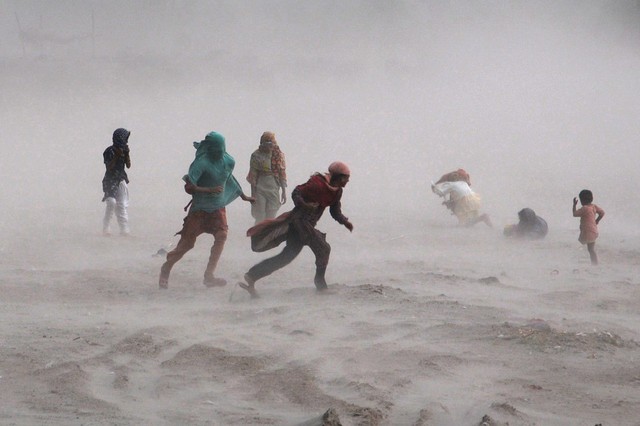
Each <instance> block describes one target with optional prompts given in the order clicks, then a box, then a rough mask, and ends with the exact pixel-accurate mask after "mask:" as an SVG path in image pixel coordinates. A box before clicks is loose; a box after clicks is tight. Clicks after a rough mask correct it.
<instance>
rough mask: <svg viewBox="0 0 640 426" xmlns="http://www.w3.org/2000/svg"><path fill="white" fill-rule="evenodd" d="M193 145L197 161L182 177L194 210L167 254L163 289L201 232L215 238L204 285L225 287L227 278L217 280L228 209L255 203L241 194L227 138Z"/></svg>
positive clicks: (213, 137) (217, 137)
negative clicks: (235, 203)
mask: <svg viewBox="0 0 640 426" xmlns="http://www.w3.org/2000/svg"><path fill="white" fill-rule="evenodd" d="M193 146H194V147H195V148H196V158H195V160H193V162H192V163H191V166H189V174H188V175H186V176H184V177H183V179H184V181H185V186H184V189H185V191H186V192H187V193H189V194H191V195H192V199H191V202H189V204H188V205H187V206H191V208H190V209H189V213H188V214H187V217H185V218H184V224H183V225H182V230H180V232H178V233H177V234H176V235H180V241H178V244H177V245H176V248H175V249H173V250H172V251H170V252H169V253H167V261H166V262H165V263H164V264H163V265H162V268H161V269H160V279H159V283H158V284H159V286H160V288H161V289H166V288H168V287H169V274H170V273H171V268H173V265H175V263H176V262H178V261H179V260H180V259H182V256H184V255H185V253H187V252H188V251H189V250H191V249H192V248H193V247H194V245H195V243H196V238H197V237H198V236H199V235H200V234H202V233H208V234H212V235H213V237H214V243H213V247H211V255H210V257H209V263H208V264H207V269H206V270H205V272H204V281H203V284H204V285H205V286H207V287H215V286H224V285H226V284H227V282H226V281H225V280H224V279H222V278H215V277H214V273H215V270H216V266H217V265H218V260H220V256H221V255H222V250H223V249H224V244H225V242H226V240H227V229H228V226H227V213H226V209H225V206H226V205H228V204H230V203H231V202H232V201H234V200H235V199H236V198H238V197H240V198H241V199H242V200H244V201H249V202H254V201H255V199H254V198H253V197H247V196H246V195H245V194H244V193H243V192H242V188H241V187H240V184H239V183H238V181H237V180H236V178H235V177H234V176H233V174H232V172H233V168H234V167H235V160H234V159H233V157H232V156H231V155H229V154H227V152H226V147H225V140H224V136H222V135H221V134H220V133H217V132H211V133H209V134H208V135H207V136H206V137H205V139H204V140H203V141H201V142H194V143H193ZM185 210H186V207H185Z"/></svg>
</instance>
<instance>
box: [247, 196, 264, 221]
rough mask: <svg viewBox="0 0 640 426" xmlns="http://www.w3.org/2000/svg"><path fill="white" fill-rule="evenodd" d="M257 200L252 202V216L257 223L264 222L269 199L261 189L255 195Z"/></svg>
mask: <svg viewBox="0 0 640 426" xmlns="http://www.w3.org/2000/svg"><path fill="white" fill-rule="evenodd" d="M254 198H255V199H256V201H255V202H254V203H252V204H251V216H253V218H254V219H255V220H256V222H255V223H256V224H258V223H260V222H262V221H263V220H264V219H265V218H266V213H265V212H266V204H267V199H266V198H265V197H264V195H263V194H262V192H261V191H260V190H258V191H256V194H255V196H254Z"/></svg>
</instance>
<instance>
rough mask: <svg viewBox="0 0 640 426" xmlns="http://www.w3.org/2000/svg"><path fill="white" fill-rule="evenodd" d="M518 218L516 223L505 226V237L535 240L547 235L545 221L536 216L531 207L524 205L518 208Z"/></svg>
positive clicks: (547, 229)
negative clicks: (522, 207)
mask: <svg viewBox="0 0 640 426" xmlns="http://www.w3.org/2000/svg"><path fill="white" fill-rule="evenodd" d="M518 218H519V219H520V221H519V222H518V223H517V224H515V225H507V226H505V228H504V236H505V237H515V238H524V239H527V240H537V239H542V238H544V237H545V236H546V235H547V232H548V231H549V227H548V225H547V221H546V220H544V219H543V218H541V217H540V216H538V215H537V214H536V212H534V211H533V210H532V209H530V208H528V207H525V208H524V209H522V210H520V211H519V212H518Z"/></svg>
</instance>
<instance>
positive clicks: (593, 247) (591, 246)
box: [587, 243, 598, 265]
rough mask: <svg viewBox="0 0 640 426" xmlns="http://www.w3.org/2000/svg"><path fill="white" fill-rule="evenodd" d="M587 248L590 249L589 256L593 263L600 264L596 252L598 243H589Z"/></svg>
mask: <svg viewBox="0 0 640 426" xmlns="http://www.w3.org/2000/svg"><path fill="white" fill-rule="evenodd" d="M587 250H589V257H590V258H591V264H592V265H597V264H598V255H597V254H596V243H588V244H587Z"/></svg>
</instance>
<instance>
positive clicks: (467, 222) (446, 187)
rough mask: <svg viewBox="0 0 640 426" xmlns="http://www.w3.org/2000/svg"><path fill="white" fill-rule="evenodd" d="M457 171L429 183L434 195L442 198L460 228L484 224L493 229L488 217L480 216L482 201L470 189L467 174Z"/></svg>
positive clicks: (485, 215)
mask: <svg viewBox="0 0 640 426" xmlns="http://www.w3.org/2000/svg"><path fill="white" fill-rule="evenodd" d="M461 171H463V172H464V170H463V169H459V170H457V171H456V172H452V173H447V174H445V175H443V176H442V177H441V178H440V179H439V180H438V182H437V183H433V182H432V183H431V190H432V191H433V193H434V194H437V195H439V196H440V197H443V198H444V199H445V200H444V201H443V203H442V204H444V205H445V206H446V207H447V208H448V209H449V210H451V212H452V214H454V215H455V216H456V217H457V218H458V223H459V224H460V225H462V226H467V227H468V226H473V225H475V224H476V223H478V222H484V223H485V224H486V225H487V226H489V227H493V224H492V223H491V219H490V218H489V215H487V214H486V213H483V214H480V209H481V207H482V200H481V198H480V195H479V194H477V193H476V192H474V191H473V190H472V189H471V185H470V184H469V182H470V180H471V179H470V178H469V174H468V173H466V172H464V173H461Z"/></svg>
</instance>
